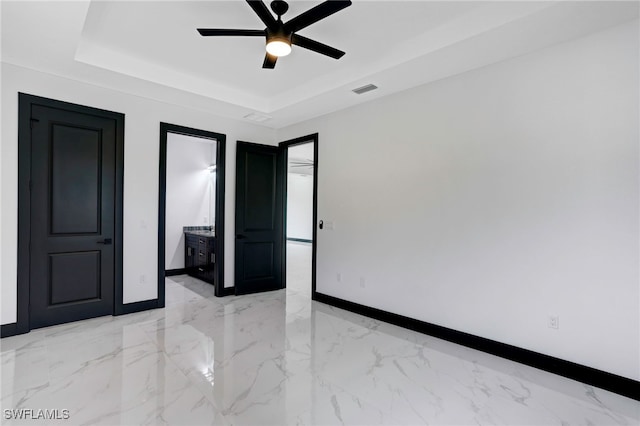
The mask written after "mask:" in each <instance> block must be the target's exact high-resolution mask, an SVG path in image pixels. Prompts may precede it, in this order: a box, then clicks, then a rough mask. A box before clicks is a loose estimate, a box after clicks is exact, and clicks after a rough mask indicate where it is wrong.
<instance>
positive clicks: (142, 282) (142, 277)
mask: <svg viewBox="0 0 640 426" xmlns="http://www.w3.org/2000/svg"><path fill="white" fill-rule="evenodd" d="M146 282H147V277H146V276H145V275H144V274H143V275H140V284H144V283H146Z"/></svg>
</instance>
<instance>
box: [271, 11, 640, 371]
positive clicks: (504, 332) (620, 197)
mask: <svg viewBox="0 0 640 426" xmlns="http://www.w3.org/2000/svg"><path fill="white" fill-rule="evenodd" d="M638 49H639V46H638V22H637V21H635V22H632V23H630V24H625V25H622V26H619V27H616V28H613V29H610V30H608V31H605V32H601V33H597V34H594V35H591V36H588V37H585V38H581V39H577V40H574V41H571V42H568V43H565V44H561V45H557V46H554V47H551V48H548V49H545V50H542V51H538V52H535V53H532V54H529V55H526V56H522V57H519V58H516V59H513V60H510V61H506V62H502V63H499V64H495V65H491V66H488V67H485V68H481V69H477V70H474V71H471V72H468V73H464V74H461V75H458V76H455V77H451V78H447V79H444V80H440V81H438V82H434V83H432V84H429V85H425V86H422V87H419V88H416V89H415V90H410V91H406V92H403V93H400V94H396V95H393V96H389V97H387V98H383V99H379V100H376V101H372V102H370V103H367V104H364V105H361V106H358V107H353V108H350V109H346V110H343V111H340V112H337V113H333V114H329V115H326V116H324V117H321V118H318V119H315V120H312V121H309V122H306V123H302V124H299V125H296V126H292V127H289V128H286V129H282V130H280V131H278V134H277V136H278V139H281V140H285V139H289V138H293V137H297V136H300V135H305V134H309V133H312V132H316V131H317V132H319V154H318V164H319V168H318V173H319V178H318V179H319V182H318V183H319V199H318V203H319V205H318V208H319V219H323V220H325V222H326V221H334V222H335V229H334V230H333V231H330V230H324V231H320V232H319V235H318V276H317V277H318V281H317V289H318V291H319V292H321V293H325V294H329V295H332V296H336V297H339V298H343V299H346V300H350V301H354V302H357V303H361V304H364V305H368V306H373V307H376V308H380V309H383V310H387V311H391V312H395V313H399V314H402V315H406V316H409V317H413V318H417V319H420V320H423V321H427V322H430V323H435V324H439V325H442V326H445V327H450V328H453V329H457V330H461V331H464V332H468V333H472V334H475V335H478V336H482V337H486V338H489V339H494V340H497V341H500V342H504V343H508V344H511V345H515V346H519V347H522V348H526V349H530V350H534V351H538V352H541V353H545V354H549V355H552V356H556V357H560V358H563V359H566V360H569V361H573V362H577V363H580V364H584V365H588V366H592V367H595V368H598V369H602V370H605V371H609V372H612V373H615V374H619V375H622V376H626V377H629V378H632V379H635V380H638V379H640V372H639V371H638V370H639V365H638V359H640V349H639V348H640V315H639V311H640V306H639V305H640V292H639V276H638V266H639V254H640V253H639V248H638V242H639V238H638V237H639V226H638V219H639V211H638V202H639V189H640V188H639V185H638V172H639V164H638V163H639V161H638V154H639V149H638V138H639V132H638V126H639V122H638V116H639V108H638V91H639V85H638V60H639V57H638V56H639V55H638ZM365 96H366V95H365ZM337 273H340V274H341V275H342V282H341V283H340V282H338V281H337V276H336V274H337ZM360 277H364V278H365V288H361V287H360V285H359V280H360ZM552 314H553V315H559V316H560V328H559V329H558V330H553V329H550V328H548V326H547V320H548V316H549V315H552Z"/></svg>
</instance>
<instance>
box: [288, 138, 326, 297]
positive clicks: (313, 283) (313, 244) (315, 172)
mask: <svg viewBox="0 0 640 426" xmlns="http://www.w3.org/2000/svg"><path fill="white" fill-rule="evenodd" d="M318 139H319V138H318V133H312V134H310V135H307V136H302V137H299V138H295V139H290V140H287V141H284V142H280V143H279V144H278V148H279V149H280V150H283V151H284V161H283V163H284V164H283V167H284V189H283V191H284V196H283V197H282V200H283V201H282V211H283V215H282V217H283V226H282V232H283V235H282V238H283V242H284V243H283V244H282V251H283V253H282V268H283V274H282V276H283V280H282V283H283V287H285V288H286V287H287V196H288V194H287V186H288V185H287V184H288V178H289V176H288V175H289V173H288V170H287V168H288V166H289V147H291V146H295V145H303V144H305V143H313V219H312V220H313V232H312V238H313V241H312V242H311V300H316V265H317V263H316V259H317V253H318V249H317V247H318V246H317V244H318Z"/></svg>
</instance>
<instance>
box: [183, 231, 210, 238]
mask: <svg viewBox="0 0 640 426" xmlns="http://www.w3.org/2000/svg"><path fill="white" fill-rule="evenodd" d="M184 233H185V234H191V235H197V236H198V237H215V236H216V232H215V231H209V230H196V231H184Z"/></svg>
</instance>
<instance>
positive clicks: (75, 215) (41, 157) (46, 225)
mask: <svg viewBox="0 0 640 426" xmlns="http://www.w3.org/2000/svg"><path fill="white" fill-rule="evenodd" d="M31 125H32V130H31V219H30V227H31V242H30V243H31V250H30V266H29V269H30V284H29V303H30V309H29V321H30V325H31V328H37V327H44V326H48V325H53V324H59V323H64V322H69V321H75V320H80V319H85V318H92V317H97V316H101V315H108V314H113V311H114V303H113V301H114V272H115V271H114V244H113V243H114V237H115V232H114V231H115V195H116V186H115V178H116V176H115V174H116V121H115V120H113V119H110V118H106V117H101V116H99V115H94V114H91V113H87V114H84V113H80V112H77V111H76V112H73V111H68V110H64V109H57V108H52V107H46V106H42V105H34V106H33V107H32V110H31Z"/></svg>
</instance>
